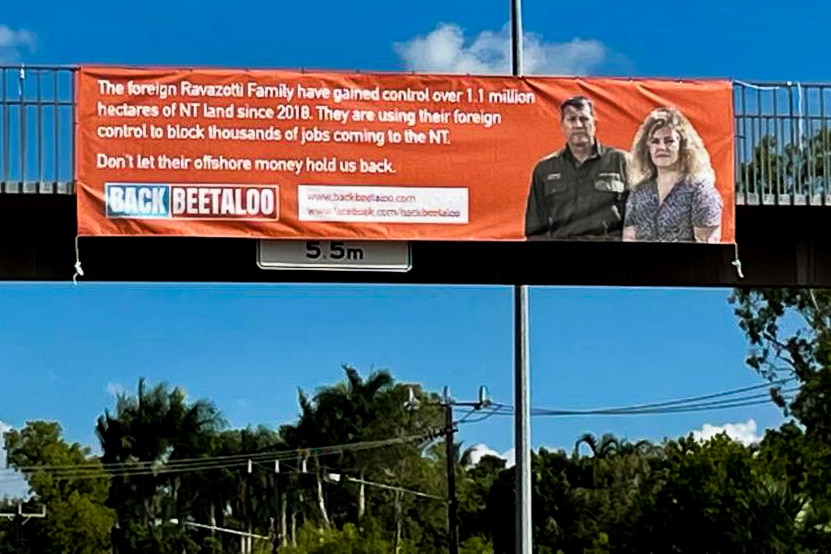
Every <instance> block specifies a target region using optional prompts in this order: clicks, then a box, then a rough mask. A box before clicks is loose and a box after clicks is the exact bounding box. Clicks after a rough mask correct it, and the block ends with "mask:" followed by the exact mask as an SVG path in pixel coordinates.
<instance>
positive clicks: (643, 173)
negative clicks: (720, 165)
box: [630, 106, 715, 187]
mask: <svg viewBox="0 0 831 554" xmlns="http://www.w3.org/2000/svg"><path fill="white" fill-rule="evenodd" d="M663 127H669V128H671V129H674V130H675V131H677V132H678V134H679V136H680V137H681V144H680V147H679V151H678V155H679V161H680V163H681V173H682V174H683V175H684V176H687V177H693V178H696V179H705V180H708V181H710V182H713V181H715V172H714V171H713V166H712V164H711V162H710V154H709V153H708V152H707V148H706V147H705V146H704V141H702V140H701V137H700V136H699V134H698V132H697V131H696V130H695V127H693V125H692V123H690V121H689V119H687V117H686V116H685V115H684V114H683V113H681V111H680V110H678V109H677V108H674V107H671V106H665V107H662V108H657V109H655V110H653V111H652V112H651V113H650V114H649V115H648V116H647V117H646V119H645V120H644V122H643V123H642V124H641V126H640V129H638V132H637V133H636V134H635V139H634V141H633V142H632V160H631V169H630V176H631V177H630V179H631V181H630V182H631V183H632V185H633V187H636V186H638V185H640V184H642V183H644V182H645V181H648V180H650V179H654V178H655V177H656V175H657V173H658V171H657V169H656V167H655V164H654V163H652V158H651V157H650V156H649V140H650V138H652V134H653V133H654V132H655V131H657V130H658V129H661V128H663Z"/></svg>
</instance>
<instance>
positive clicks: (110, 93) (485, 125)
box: [75, 67, 735, 243]
mask: <svg viewBox="0 0 831 554" xmlns="http://www.w3.org/2000/svg"><path fill="white" fill-rule="evenodd" d="M77 85H78V91H79V94H78V106H77V129H76V132H77V136H76V141H75V144H76V148H77V152H76V156H77V160H76V162H77V163H76V168H77V175H76V180H77V199H78V225H79V234H81V235H109V236H112V235H157V236H202V237H246V238H261V239H306V240H313V239H330V240H336V239H344V240H348V239H357V240H394V241H399V240H450V241H522V240H621V241H652V242H654V241H660V242H664V241H666V242H669V241H682V242H707V243H732V242H733V241H734V211H735V207H734V206H735V203H734V181H733V169H734V168H733V147H734V146H733V142H734V138H733V113H732V109H733V108H732V90H731V85H730V83H729V82H727V81H679V80H643V79H601V78H554V77H524V78H518V77H508V76H498V77H497V76H478V77H477V76H447V75H419V74H365V73H356V74H351V73H337V72H294V71H250V70H249V71H242V70H214V69H202V70H192V69H187V70H185V69H141V68H113V67H84V68H82V69H81V70H80V71H79V73H78V83H77Z"/></svg>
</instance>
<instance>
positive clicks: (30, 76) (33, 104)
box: [0, 66, 75, 194]
mask: <svg viewBox="0 0 831 554" xmlns="http://www.w3.org/2000/svg"><path fill="white" fill-rule="evenodd" d="M74 122H75V69H74V68H71V67H43V66H39V67H32V68H30V67H3V66H0V193H29V194H31V193H41V194H73V193H74V192H75V186H74V181H73V180H74V164H75V160H74V151H73V145H74V143H75V136H74Z"/></svg>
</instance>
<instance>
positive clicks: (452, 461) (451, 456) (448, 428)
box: [440, 387, 490, 554]
mask: <svg viewBox="0 0 831 554" xmlns="http://www.w3.org/2000/svg"><path fill="white" fill-rule="evenodd" d="M440 404H441V406H442V407H443V408H444V450H445V457H446V458H447V460H446V465H447V551H448V553H449V554H459V499H458V498H457V497H456V455H455V448H454V446H455V444H454V440H453V434H454V433H455V432H456V431H457V429H456V427H455V424H454V421H453V406H468V407H471V408H473V409H474V410H481V409H482V408H484V407H487V406H489V405H490V400H489V399H488V398H487V389H486V388H485V387H479V399H478V400H477V401H475V402H459V401H455V400H453V399H452V398H451V397H450V389H449V388H448V387H444V391H443V393H442V400H441V403H440Z"/></svg>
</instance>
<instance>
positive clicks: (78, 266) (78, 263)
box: [72, 235, 84, 285]
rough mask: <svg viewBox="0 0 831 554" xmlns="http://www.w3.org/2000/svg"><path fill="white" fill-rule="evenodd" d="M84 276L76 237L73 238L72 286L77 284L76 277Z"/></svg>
mask: <svg viewBox="0 0 831 554" xmlns="http://www.w3.org/2000/svg"><path fill="white" fill-rule="evenodd" d="M83 276H84V269H83V268H82V267H81V250H80V248H78V236H77V235H76V236H75V275H73V276H72V284H73V285H77V284H78V277H83Z"/></svg>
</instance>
